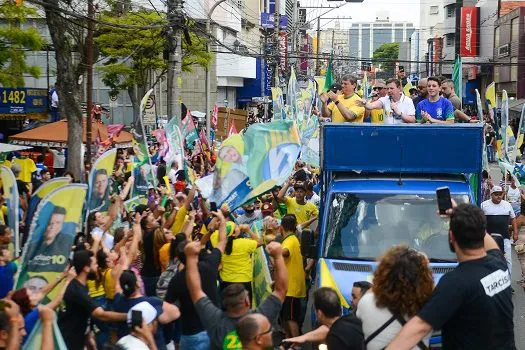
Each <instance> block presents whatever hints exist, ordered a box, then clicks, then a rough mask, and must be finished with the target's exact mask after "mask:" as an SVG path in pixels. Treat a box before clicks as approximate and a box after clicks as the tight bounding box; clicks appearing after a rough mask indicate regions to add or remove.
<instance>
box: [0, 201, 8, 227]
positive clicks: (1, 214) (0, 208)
mask: <svg viewBox="0 0 525 350" xmlns="http://www.w3.org/2000/svg"><path fill="white" fill-rule="evenodd" d="M6 217H7V207H6V206H5V205H0V225H5V218H6Z"/></svg>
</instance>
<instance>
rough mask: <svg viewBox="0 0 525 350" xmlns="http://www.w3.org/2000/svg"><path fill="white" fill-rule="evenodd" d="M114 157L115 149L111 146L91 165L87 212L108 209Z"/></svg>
mask: <svg viewBox="0 0 525 350" xmlns="http://www.w3.org/2000/svg"><path fill="white" fill-rule="evenodd" d="M116 158H117V149H116V148H113V149H110V150H109V151H106V152H104V154H102V155H101V156H100V157H99V158H98V159H97V161H96V162H95V164H94V165H93V168H92V170H91V173H90V174H89V191H88V193H89V194H88V202H87V211H88V214H89V213H93V212H96V211H99V212H104V213H105V212H107V211H108V210H109V204H110V200H109V188H110V186H109V181H110V178H111V175H112V174H113V168H114V166H115V160H116Z"/></svg>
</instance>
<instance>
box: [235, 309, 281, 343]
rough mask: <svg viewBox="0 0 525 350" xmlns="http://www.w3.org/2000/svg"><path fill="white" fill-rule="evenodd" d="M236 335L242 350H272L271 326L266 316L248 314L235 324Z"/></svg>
mask: <svg viewBox="0 0 525 350" xmlns="http://www.w3.org/2000/svg"><path fill="white" fill-rule="evenodd" d="M236 330H237V335H238V336H239V340H240V341H241V343H242V348H243V349H244V350H247V349H248V350H263V349H268V348H272V346H273V341H272V331H273V330H272V324H271V323H270V321H268V319H267V318H266V316H264V315H261V314H249V315H247V316H244V317H243V318H241V320H240V321H239V323H237V328H236Z"/></svg>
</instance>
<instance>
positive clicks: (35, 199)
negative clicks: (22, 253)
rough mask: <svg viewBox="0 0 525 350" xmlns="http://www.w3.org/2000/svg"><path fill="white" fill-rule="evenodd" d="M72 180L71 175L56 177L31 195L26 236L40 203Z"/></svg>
mask: <svg viewBox="0 0 525 350" xmlns="http://www.w3.org/2000/svg"><path fill="white" fill-rule="evenodd" d="M70 182H71V178H70V177H67V176H65V177H56V178H54V179H51V180H49V181H46V182H44V183H43V184H42V185H41V186H40V187H39V188H38V189H37V190H36V191H35V193H33V195H32V196H31V200H30V201H29V207H28V209H27V216H26V226H25V231H24V234H25V237H26V238H27V236H28V235H29V229H30V228H31V223H32V222H33V217H34V215H35V211H36V208H37V207H38V204H39V203H40V201H41V200H42V198H44V197H45V196H47V195H48V194H50V193H51V192H52V191H53V190H55V189H57V188H60V187H62V186H65V185H69V183H70Z"/></svg>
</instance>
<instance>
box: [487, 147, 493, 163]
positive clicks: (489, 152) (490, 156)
mask: <svg viewBox="0 0 525 350" xmlns="http://www.w3.org/2000/svg"><path fill="white" fill-rule="evenodd" d="M487 158H488V160H489V162H491V163H492V162H494V146H492V145H487Z"/></svg>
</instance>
